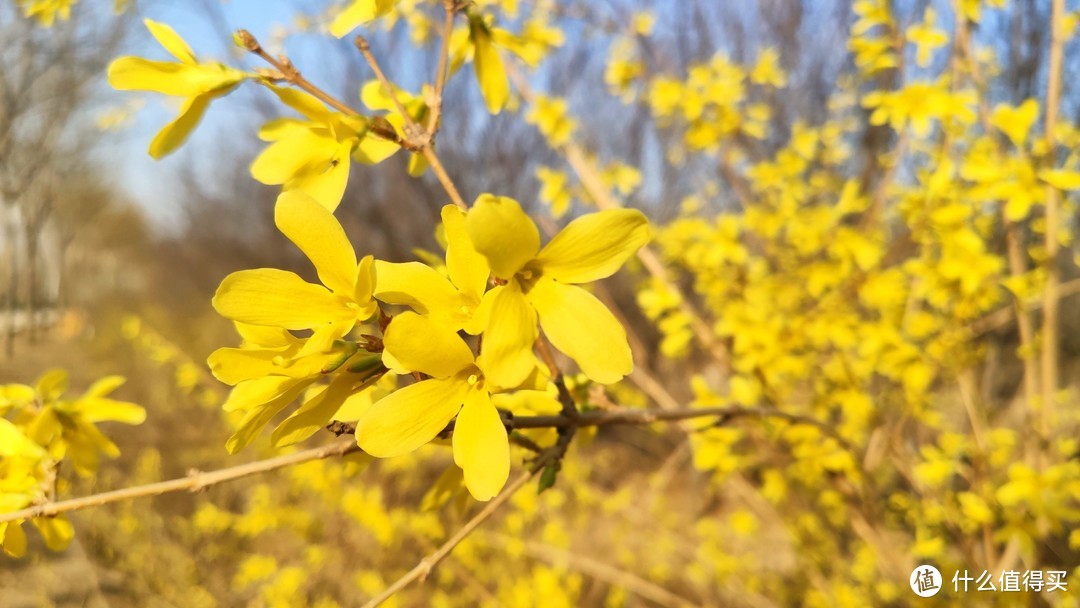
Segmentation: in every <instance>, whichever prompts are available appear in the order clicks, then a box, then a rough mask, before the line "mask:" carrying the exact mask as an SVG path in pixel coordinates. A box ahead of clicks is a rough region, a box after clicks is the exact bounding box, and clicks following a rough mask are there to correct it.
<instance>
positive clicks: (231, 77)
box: [109, 19, 249, 158]
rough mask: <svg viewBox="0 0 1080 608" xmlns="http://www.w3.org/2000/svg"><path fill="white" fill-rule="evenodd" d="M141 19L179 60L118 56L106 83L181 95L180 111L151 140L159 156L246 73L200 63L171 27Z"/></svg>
mask: <svg viewBox="0 0 1080 608" xmlns="http://www.w3.org/2000/svg"><path fill="white" fill-rule="evenodd" d="M144 23H145V24H146V27H147V29H149V30H150V33H151V34H153V36H154V38H156V39H157V41H158V42H159V43H160V44H161V46H163V47H165V50H166V51H168V52H169V53H170V54H171V55H172V56H173V57H176V58H177V59H179V60H180V61H179V63H177V62H168V61H151V60H149V59H143V58H142V57H121V58H119V59H117V60H116V61H114V62H112V64H111V65H109V84H110V85H111V86H112V87H113V88H114V89H118V90H121V91H131V90H136V91H154V92H157V93H161V94H163V95H171V96H173V97H183V98H184V105H183V107H182V108H181V110H180V115H179V116H177V117H176V118H175V119H174V120H173V121H172V122H170V123H169V124H167V125H165V127H164V128H163V129H161V131H159V132H158V134H157V136H156V137H154V140H153V141H152V142H151V143H150V156H153V157H154V158H162V157H164V156H165V155H167V154H169V153H170V152H172V151H174V150H176V148H178V147H179V146H180V144H182V143H184V140H186V139H187V137H188V135H190V134H191V132H192V131H193V130H194V129H195V125H197V124H199V120H200V119H201V118H202V116H203V114H204V113H205V112H206V108H208V107H209V106H210V102H211V101H213V100H214V99H215V98H217V97H221V96H223V95H225V94H227V93H229V92H231V91H232V90H233V89H234V88H236V85H237V84H239V83H240V82H241V81H243V80H244V79H246V78H248V77H249V75H248V74H246V73H245V72H241V71H239V70H234V69H233V68H230V67H228V66H225V65H222V64H220V63H206V64H204V63H199V62H198V61H197V60H196V59H195V54H194V53H192V51H191V48H190V47H188V45H187V43H186V42H184V40H183V38H181V37H180V36H179V35H178V34H177V33H176V32H175V31H173V29H172V28H171V27H169V26H167V25H165V24H164V23H157V22H155V21H151V20H149V19H146V20H144Z"/></svg>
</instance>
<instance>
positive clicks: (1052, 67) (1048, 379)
mask: <svg viewBox="0 0 1080 608" xmlns="http://www.w3.org/2000/svg"><path fill="white" fill-rule="evenodd" d="M1064 44H1065V0H1054V2H1053V5H1052V8H1051V11H1050V62H1049V66H1048V67H1047V70H1046V74H1047V75H1046V126H1045V128H1044V133H1043V135H1044V137H1046V149H1047V150H1048V152H1047V157H1048V159H1049V160H1050V162H1051V163H1054V164H1057V138H1056V136H1055V133H1054V130H1055V129H1057V116H1058V110H1059V107H1060V104H1061V72H1062V55H1063V54H1064V53H1063V50H1064V49H1063V47H1064ZM1060 202H1061V192H1060V191H1058V189H1057V188H1056V187H1054V186H1053V185H1051V184H1047V185H1046V235H1045V240H1044V243H1045V246H1046V262H1045V264H1046V285H1045V286H1044V288H1043V324H1042V345H1041V346H1042V370H1041V371H1042V403H1041V404H1040V405H1041V406H1042V417H1041V422H1042V425H1041V427H1042V431H1043V436H1044V437H1048V436H1049V434H1050V430H1051V429H1052V428H1053V427H1054V425H1055V424H1056V420H1055V412H1056V410H1057V407H1056V403H1055V400H1056V399H1057V390H1058V363H1059V361H1058V355H1059V353H1058V350H1059V346H1058V345H1059V344H1060V342H1061V340H1060V336H1059V335H1058V302H1059V296H1058V286H1059V284H1060V283H1061V276H1060V273H1059V271H1058V252H1059V251H1060V249H1061V245H1060V243H1059V242H1058V225H1059V223H1060V221H1061V219H1060V217H1059V216H1060V213H1061V210H1060Z"/></svg>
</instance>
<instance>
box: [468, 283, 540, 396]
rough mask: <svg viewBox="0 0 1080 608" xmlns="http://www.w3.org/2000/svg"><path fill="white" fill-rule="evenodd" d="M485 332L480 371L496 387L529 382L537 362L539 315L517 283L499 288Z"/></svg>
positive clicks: (507, 386) (494, 297) (509, 386)
mask: <svg viewBox="0 0 1080 608" xmlns="http://www.w3.org/2000/svg"><path fill="white" fill-rule="evenodd" d="M495 291H498V293H495V294H494V295H493V296H492V297H493V300H492V302H491V313H490V316H489V317H488V324H487V328H486V329H485V330H484V343H483V346H482V347H481V348H482V350H483V352H482V353H481V361H480V368H481V369H483V370H484V376H485V377H486V378H487V379H488V380H489V381H490V382H492V383H493V384H495V386H498V387H500V388H513V387H516V386H517V385H519V384H521V383H522V382H524V381H525V379H526V378H528V376H529V373H530V372H532V369H533V367H535V366H536V359H535V358H534V357H533V354H532V347H533V343H534V342H536V312H535V311H533V307H532V306H531V305H530V304H529V301H528V300H527V299H526V298H525V295H524V294H522V293H521V290H520V289H519V288H518V286H517V284H516V283H511V284H509V285H505V286H503V287H496V288H495V289H493V290H492V292H495Z"/></svg>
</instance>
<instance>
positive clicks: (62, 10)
mask: <svg viewBox="0 0 1080 608" xmlns="http://www.w3.org/2000/svg"><path fill="white" fill-rule="evenodd" d="M78 1H79V0H16V2H15V4H18V5H19V6H22V7H23V15H25V16H26V17H28V18H32V19H37V21H38V23H39V24H40V25H41V27H52V26H53V23H55V22H56V19H57V18H58V17H59V18H60V20H61V21H67V20H68V19H69V18H71V7H72V6H75V4H76V3H78Z"/></svg>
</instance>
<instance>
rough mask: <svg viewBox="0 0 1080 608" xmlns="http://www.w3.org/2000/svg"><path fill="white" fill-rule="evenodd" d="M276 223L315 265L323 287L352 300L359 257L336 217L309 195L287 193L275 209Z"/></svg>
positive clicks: (280, 197) (282, 195)
mask: <svg viewBox="0 0 1080 608" xmlns="http://www.w3.org/2000/svg"><path fill="white" fill-rule="evenodd" d="M274 223H275V224H276V225H277V227H278V230H280V231H281V233H282V234H284V235H285V236H287V237H288V238H289V240H290V241H292V242H293V243H294V244H296V246H297V247H299V248H300V251H303V252H304V255H306V256H307V257H308V259H309V260H311V263H312V264H314V265H315V270H317V271H318V273H319V280H320V281H322V282H323V285H326V286H327V287H329V288H330V289H331V290H332V291H334V292H335V293H338V294H341V295H349V296H352V294H353V287H354V286H355V284H356V253H355V252H354V251H353V246H352V244H351V243H349V237H347V236H345V231H344V230H343V229H342V228H341V224H340V223H339V222H338V221H337V218H335V217H334V214H332V213H330V211H328V210H327V209H326V207H323V206H322V205H320V204H319V203H318V202H317V201H316V200H315V199H313V198H311V197H310V196H308V195H306V194H303V193H301V192H284V193H282V194H281V196H279V197H278V199H277V204H276V205H274Z"/></svg>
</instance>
